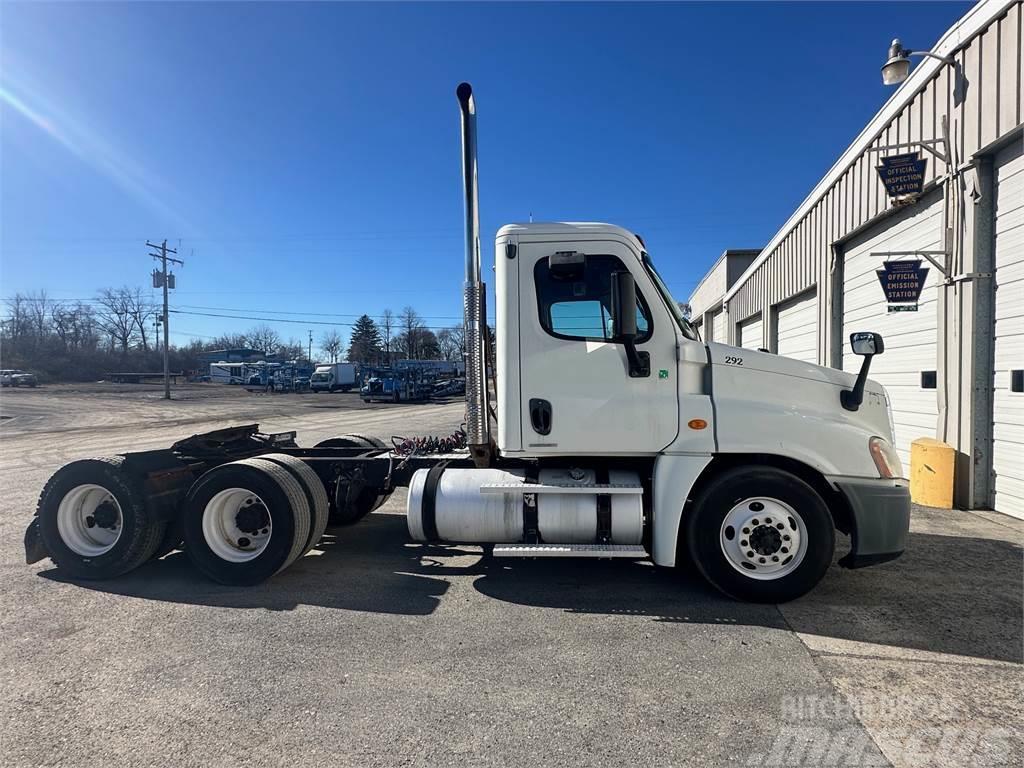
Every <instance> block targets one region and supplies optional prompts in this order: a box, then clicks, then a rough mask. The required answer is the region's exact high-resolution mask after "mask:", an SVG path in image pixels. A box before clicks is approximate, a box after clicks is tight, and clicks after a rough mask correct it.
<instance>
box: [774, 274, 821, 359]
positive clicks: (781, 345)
mask: <svg viewBox="0 0 1024 768" xmlns="http://www.w3.org/2000/svg"><path fill="white" fill-rule="evenodd" d="M775 351H776V352H777V353H778V354H780V355H782V356H783V357H792V358H795V359H796V360H803V361H804V362H807V363H817V362H818V292H817V290H814V291H810V292H808V293H805V294H803V295H802V296H797V297H796V298H795V299H792V300H791V301H787V302H783V303H782V304H780V305H779V307H778V314H777V315H776V323H775Z"/></svg>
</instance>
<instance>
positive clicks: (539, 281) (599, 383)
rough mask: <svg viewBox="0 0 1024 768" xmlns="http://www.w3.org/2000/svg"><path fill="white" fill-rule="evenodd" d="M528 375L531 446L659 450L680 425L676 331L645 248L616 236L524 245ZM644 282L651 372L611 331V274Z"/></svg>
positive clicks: (543, 449) (548, 451)
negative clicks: (633, 368) (638, 370)
mask: <svg viewBox="0 0 1024 768" xmlns="http://www.w3.org/2000/svg"><path fill="white" fill-rule="evenodd" d="M518 260H519V286H520V307H519V311H520V328H519V341H520V375H521V389H520V393H521V403H520V408H521V413H522V422H523V423H522V435H523V449H524V453H526V454H528V455H554V454H560V455H580V456H582V455H602V454H604V455H622V454H653V453H657V452H658V451H660V450H662V449H664V448H665V447H666V446H667V445H668V444H669V443H671V442H672V441H673V440H674V438H675V436H676V434H677V432H678V423H679V413H678V410H679V405H678V402H679V401H678V396H677V386H678V382H677V378H678V377H677V366H676V333H675V327H674V322H673V320H672V318H671V317H670V316H669V315H668V312H667V310H666V309H665V308H664V307H663V306H662V305H661V304H660V303H659V298H658V296H657V295H656V293H655V291H654V286H653V285H652V284H651V282H650V280H649V278H648V276H647V274H646V272H645V271H644V269H643V267H642V265H641V264H640V261H639V254H637V253H636V252H635V251H633V250H632V248H630V246H628V245H627V244H625V243H622V242H617V241H614V240H608V241H606V240H600V241H580V242H572V243H566V242H564V241H561V242H533V243H531V242H522V240H521V241H520V246H519V259H518ZM622 270H628V271H630V272H631V273H632V274H633V277H634V280H635V281H636V290H637V307H636V312H637V330H638V336H637V339H636V345H637V350H638V351H639V352H640V353H641V355H646V356H648V358H649V366H648V367H649V372H648V374H647V375H646V376H631V375H630V365H629V362H628V360H627V356H626V350H625V346H624V344H622V343H621V342H617V341H615V340H614V338H613V333H612V314H611V308H612V301H611V291H612V282H613V274H614V273H615V272H617V271H622Z"/></svg>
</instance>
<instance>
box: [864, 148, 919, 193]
mask: <svg viewBox="0 0 1024 768" xmlns="http://www.w3.org/2000/svg"><path fill="white" fill-rule="evenodd" d="M879 162H880V163H881V165H879V166H878V167H877V168H876V170H877V171H878V175H879V176H881V178H882V184H884V185H885V191H886V193H887V194H888V195H889V197H891V198H894V199H899V198H904V197H910V196H915V195H920V194H921V190H922V189H924V172H925V168H927V167H928V159H927V158H923V157H921V153H920V152H906V153H904V154H902V155H889V157H883V158H880V159H879Z"/></svg>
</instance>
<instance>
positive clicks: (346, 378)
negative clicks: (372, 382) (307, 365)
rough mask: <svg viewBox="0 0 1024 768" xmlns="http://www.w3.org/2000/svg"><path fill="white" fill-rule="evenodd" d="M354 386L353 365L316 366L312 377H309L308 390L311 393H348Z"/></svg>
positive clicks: (354, 366) (354, 371)
mask: <svg viewBox="0 0 1024 768" xmlns="http://www.w3.org/2000/svg"><path fill="white" fill-rule="evenodd" d="M355 386H356V364H355V363H331V364H330V365H318V366H317V367H316V370H315V371H313V375H312V376H310V377H309V388H310V389H311V390H313V392H337V391H339V390H341V391H342V392H348V391H350V390H351V389H352V388H353V387H355Z"/></svg>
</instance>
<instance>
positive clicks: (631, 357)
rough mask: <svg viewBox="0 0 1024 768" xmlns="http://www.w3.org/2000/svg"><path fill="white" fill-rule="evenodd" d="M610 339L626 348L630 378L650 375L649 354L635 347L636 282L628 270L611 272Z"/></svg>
mask: <svg viewBox="0 0 1024 768" xmlns="http://www.w3.org/2000/svg"><path fill="white" fill-rule="evenodd" d="M611 287H612V296H611V304H612V306H611V310H612V341H616V342H619V343H621V344H622V345H623V346H624V347H625V348H626V360H627V361H628V362H629V375H630V377H631V378H634V379H638V378H645V377H647V376H650V375H651V355H650V353H649V352H639V351H638V350H637V348H636V337H637V330H636V282H634V280H633V275H632V274H630V273H629V272H612V286H611Z"/></svg>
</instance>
